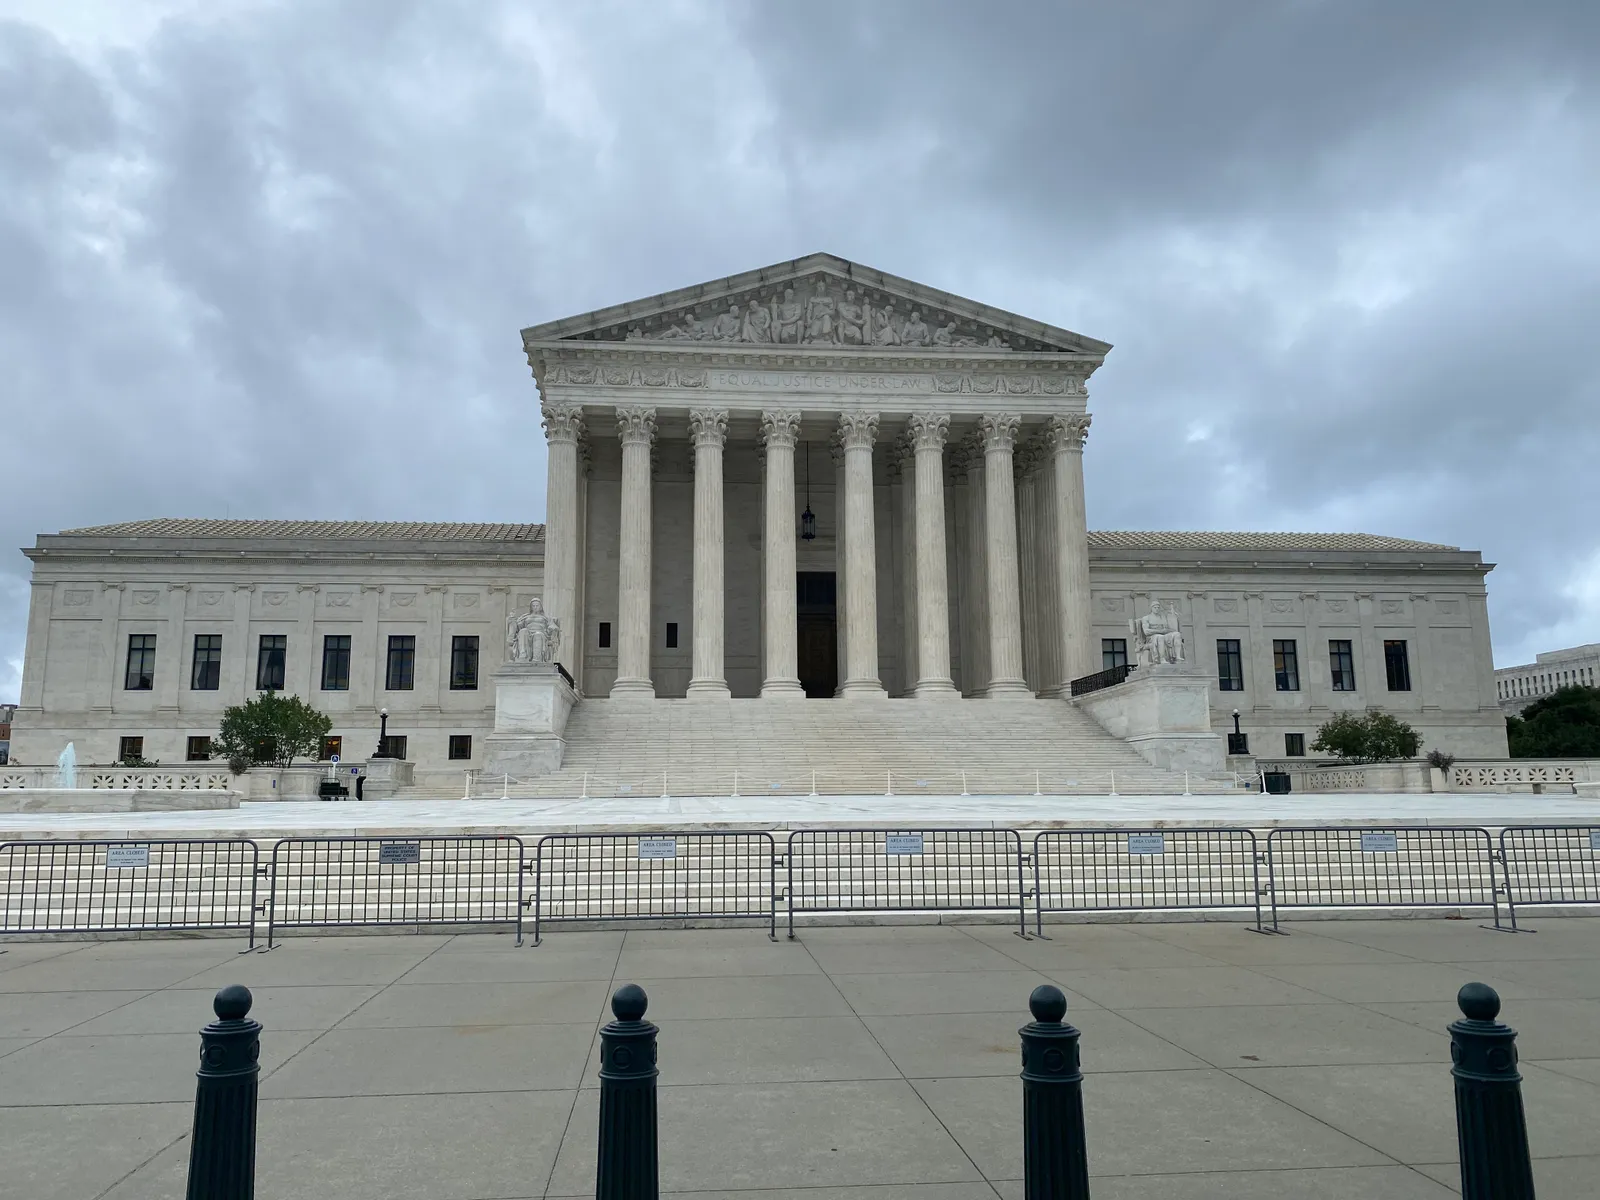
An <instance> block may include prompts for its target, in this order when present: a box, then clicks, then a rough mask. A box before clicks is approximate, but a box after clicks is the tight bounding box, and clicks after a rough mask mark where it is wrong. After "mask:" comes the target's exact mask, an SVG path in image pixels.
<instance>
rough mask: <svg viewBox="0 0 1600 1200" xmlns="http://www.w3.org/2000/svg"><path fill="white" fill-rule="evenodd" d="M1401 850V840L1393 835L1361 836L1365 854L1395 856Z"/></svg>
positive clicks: (1367, 834) (1362, 850)
mask: <svg viewBox="0 0 1600 1200" xmlns="http://www.w3.org/2000/svg"><path fill="white" fill-rule="evenodd" d="M1399 849H1400V838H1399V835H1398V834H1393V833H1363V834H1362V835H1361V852H1362V853H1363V854H1394V853H1395V852H1396V851H1398V850H1399Z"/></svg>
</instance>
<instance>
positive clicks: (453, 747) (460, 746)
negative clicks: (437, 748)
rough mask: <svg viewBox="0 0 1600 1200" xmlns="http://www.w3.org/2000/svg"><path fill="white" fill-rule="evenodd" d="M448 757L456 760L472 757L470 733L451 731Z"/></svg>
mask: <svg viewBox="0 0 1600 1200" xmlns="http://www.w3.org/2000/svg"><path fill="white" fill-rule="evenodd" d="M450 757H451V758H452V759H453V760H455V761H457V762H460V761H463V760H465V759H469V758H471V757H472V735H471V734H470V733H452V734H451V735H450Z"/></svg>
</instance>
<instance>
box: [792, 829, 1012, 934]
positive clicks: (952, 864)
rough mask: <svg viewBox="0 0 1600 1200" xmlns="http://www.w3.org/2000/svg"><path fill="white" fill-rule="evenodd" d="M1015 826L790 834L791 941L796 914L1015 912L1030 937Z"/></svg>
mask: <svg viewBox="0 0 1600 1200" xmlns="http://www.w3.org/2000/svg"><path fill="white" fill-rule="evenodd" d="M1022 857H1023V856H1022V835H1021V834H1019V833H1018V832H1017V831H1016V830H1015V829H949V828H940V829H797V830H795V831H794V832H792V833H791V834H790V835H789V843H788V854H787V858H788V866H789V886H788V901H789V936H790V937H793V936H794V914H795V913H797V912H958V911H985V910H1010V909H1015V910H1016V913H1017V933H1018V935H1019V936H1021V937H1026V936H1027V912H1026V908H1025V904H1026V900H1025V898H1024V888H1023V884H1022Z"/></svg>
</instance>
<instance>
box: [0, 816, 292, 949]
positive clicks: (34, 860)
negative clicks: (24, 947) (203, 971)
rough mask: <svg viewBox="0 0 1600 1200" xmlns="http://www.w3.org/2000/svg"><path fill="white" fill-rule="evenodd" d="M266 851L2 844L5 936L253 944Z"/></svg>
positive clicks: (164, 842) (239, 843) (243, 841)
mask: <svg viewBox="0 0 1600 1200" xmlns="http://www.w3.org/2000/svg"><path fill="white" fill-rule="evenodd" d="M260 862H261V848H260V847H259V846H258V845H257V844H256V843H255V842H253V841H251V840H249V839H248V838H227V839H178V838H170V839H153V840H150V841H142V842H135V841H90V842H78V841H51V842H6V843H3V844H0V933H110V932H118V931H127V932H132V931H137V930H162V929H242V930H245V931H246V932H247V933H248V934H249V937H250V945H251V946H252V947H253V946H254V945H255V912H256V894H257V886H256V885H257V879H258V877H259V875H260V870H259V868H260Z"/></svg>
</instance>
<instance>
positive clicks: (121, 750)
mask: <svg viewBox="0 0 1600 1200" xmlns="http://www.w3.org/2000/svg"><path fill="white" fill-rule="evenodd" d="M143 758H144V739H143V738H142V737H125V738H118V739H117V761H118V762H130V761H135V760H142V759H143Z"/></svg>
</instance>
